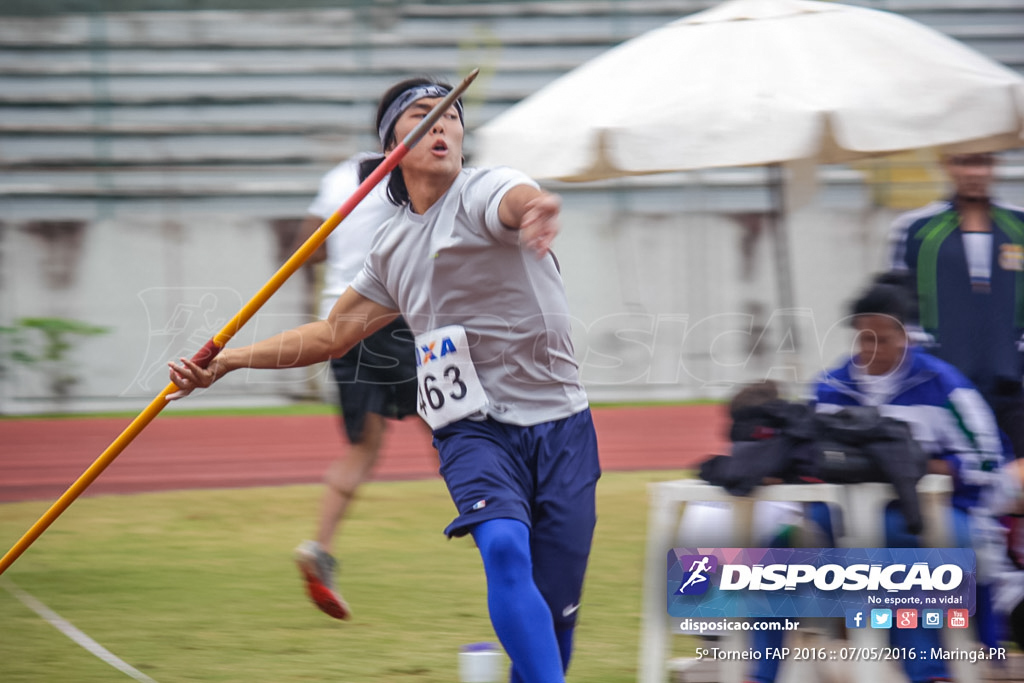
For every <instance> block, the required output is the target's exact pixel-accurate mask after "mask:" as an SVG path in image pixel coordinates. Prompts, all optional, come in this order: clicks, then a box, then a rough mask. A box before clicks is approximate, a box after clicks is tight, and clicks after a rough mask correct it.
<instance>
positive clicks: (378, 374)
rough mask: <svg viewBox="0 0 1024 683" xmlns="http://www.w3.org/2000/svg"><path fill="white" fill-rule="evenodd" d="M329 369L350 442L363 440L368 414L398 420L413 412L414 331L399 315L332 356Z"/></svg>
mask: <svg viewBox="0 0 1024 683" xmlns="http://www.w3.org/2000/svg"><path fill="white" fill-rule="evenodd" d="M331 372H332V373H333V374H334V382H335V384H336V385H337V387H338V403H339V405H340V407H341V418H342V422H343V424H344V426H345V434H346V435H347V436H348V440H349V442H350V443H359V442H360V441H362V439H363V424H364V422H365V421H366V414H367V413H373V414H375V415H382V416H384V417H390V418H395V419H399V420H400V419H402V418H403V417H405V416H406V415H412V414H414V413H415V412H416V355H415V352H414V346H413V334H412V331H411V330H410V329H409V326H408V325H406V324H405V320H403V319H402V318H397V319H396V320H394V321H392V322H391V323H389V324H387V325H386V326H384V327H383V328H381V329H379V330H377V331H376V332H374V333H373V334H372V335H370V336H369V337H367V338H366V339H364V340H363V341H362V342H360V343H359V345H358V346H356V347H355V348H353V349H352V350H351V351H349V352H348V353H346V354H345V355H344V356H342V357H341V358H334V359H332V360H331Z"/></svg>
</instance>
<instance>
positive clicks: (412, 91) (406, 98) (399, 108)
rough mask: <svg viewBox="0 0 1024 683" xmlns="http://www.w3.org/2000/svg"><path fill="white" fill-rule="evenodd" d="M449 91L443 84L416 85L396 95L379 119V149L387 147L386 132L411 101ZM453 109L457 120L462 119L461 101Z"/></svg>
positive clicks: (442, 95) (440, 95) (387, 132)
mask: <svg viewBox="0 0 1024 683" xmlns="http://www.w3.org/2000/svg"><path fill="white" fill-rule="evenodd" d="M450 92H451V89H449V88H446V87H445V86H443V85H435V84H430V85H417V86H415V87H413V88H409V89H408V90H406V91H405V92H403V93H402V94H401V95H399V96H398V97H396V98H395V99H394V101H393V102H392V103H391V104H390V105H388V108H387V111H385V112H384V116H382V117H381V119H380V126H379V127H378V128H377V135H379V136H380V146H381V149H383V148H385V147H387V142H388V140H387V139H388V134H389V133H391V129H392V127H393V126H394V125H395V121H397V120H398V117H399V116H401V115H402V112H404V111H405V110H406V109H408V108H409V107H410V106H411V105H412V103H413V102H415V101H416V100H422V99H423V98H425V97H444V96H445V95H447V94H448V93H450ZM455 109H456V110H457V111H458V112H459V120H460V121H461V120H462V102H459V101H458V100H456V101H455Z"/></svg>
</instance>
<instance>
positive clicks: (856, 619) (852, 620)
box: [846, 609, 867, 628]
mask: <svg viewBox="0 0 1024 683" xmlns="http://www.w3.org/2000/svg"><path fill="white" fill-rule="evenodd" d="M866 620H867V617H865V616H864V610H862V609H848V610H846V628H865V627H866V626H867V624H866V623H865V622H866Z"/></svg>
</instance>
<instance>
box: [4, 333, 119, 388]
mask: <svg viewBox="0 0 1024 683" xmlns="http://www.w3.org/2000/svg"><path fill="white" fill-rule="evenodd" d="M108 332H110V328H108V327H100V326H99V325H92V324H90V323H85V322H81V321H78V320H69V319H67V318H21V319H20V320H18V321H17V322H16V323H15V325H14V326H13V327H7V326H4V327H0V335H3V337H0V338H2V339H6V343H5V344H3V347H2V348H0V377H3V376H5V375H7V374H8V373H9V372H10V366H12V365H14V364H17V365H23V366H25V367H27V368H30V369H32V370H35V371H37V372H41V373H43V375H44V376H45V377H46V379H47V384H48V386H49V389H50V391H51V392H52V393H53V395H54V396H57V397H65V396H67V395H68V394H70V393H71V388H72V387H73V386H74V385H75V384H77V383H78V381H79V379H78V376H77V375H76V374H75V373H74V371H73V370H72V368H71V367H70V363H69V359H68V353H69V352H70V351H71V350H72V349H73V348H74V345H75V344H74V341H73V339H74V338H76V337H91V336H95V335H100V334H107V333H108Z"/></svg>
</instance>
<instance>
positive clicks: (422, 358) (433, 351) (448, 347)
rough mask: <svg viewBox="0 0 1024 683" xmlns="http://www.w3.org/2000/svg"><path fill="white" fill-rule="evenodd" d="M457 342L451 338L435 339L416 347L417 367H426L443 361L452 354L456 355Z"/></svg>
mask: <svg viewBox="0 0 1024 683" xmlns="http://www.w3.org/2000/svg"><path fill="white" fill-rule="evenodd" d="M455 352H456V348H455V342H453V341H452V339H451V337H443V338H442V339H435V340H432V341H430V342H428V343H426V344H419V345H417V346H416V366H417V367H419V366H421V365H426V364H427V363H429V362H431V361H435V360H441V359H442V358H444V357H445V356H447V355H448V354H450V353H455Z"/></svg>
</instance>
